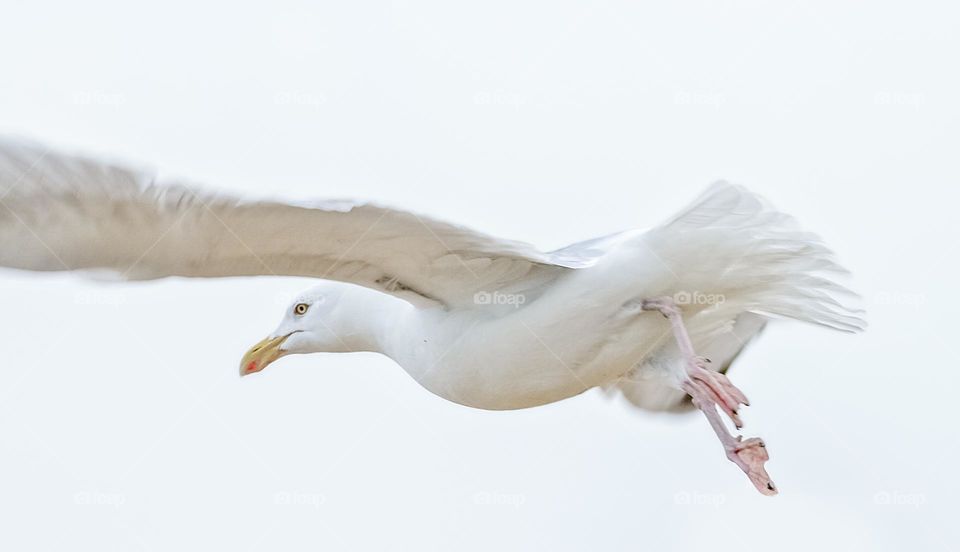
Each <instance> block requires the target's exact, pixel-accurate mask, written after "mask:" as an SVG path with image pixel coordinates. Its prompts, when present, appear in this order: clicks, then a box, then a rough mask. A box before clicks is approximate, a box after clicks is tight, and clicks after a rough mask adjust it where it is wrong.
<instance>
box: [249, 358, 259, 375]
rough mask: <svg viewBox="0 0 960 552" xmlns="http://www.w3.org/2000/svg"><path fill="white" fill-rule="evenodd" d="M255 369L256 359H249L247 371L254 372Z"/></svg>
mask: <svg viewBox="0 0 960 552" xmlns="http://www.w3.org/2000/svg"><path fill="white" fill-rule="evenodd" d="M256 370H257V361H255V360H251V361H250V364H247V373H248V374H249V373H250V372H254V371H256Z"/></svg>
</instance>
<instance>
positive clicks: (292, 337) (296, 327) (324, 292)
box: [240, 282, 349, 376]
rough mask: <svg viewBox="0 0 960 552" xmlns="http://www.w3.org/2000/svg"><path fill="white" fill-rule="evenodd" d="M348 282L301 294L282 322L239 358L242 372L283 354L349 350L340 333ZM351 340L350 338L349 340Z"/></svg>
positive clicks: (246, 372) (250, 370)
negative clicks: (343, 301) (342, 306)
mask: <svg viewBox="0 0 960 552" xmlns="http://www.w3.org/2000/svg"><path fill="white" fill-rule="evenodd" d="M347 287H348V286H346V285H345V284H338V283H336V282H329V283H325V284H322V285H319V286H317V287H314V288H312V289H310V290H308V291H306V292H304V293H301V294H300V295H299V296H298V297H297V298H296V299H295V300H294V301H293V303H291V304H290V306H288V307H287V309H286V310H285V311H284V314H283V319H282V320H281V321H280V325H279V326H277V329H276V330H274V331H273V333H271V334H270V335H269V336H268V337H267V338H266V339H264V340H263V341H261V342H260V343H257V344H256V345H254V346H253V347H251V348H250V350H249V351H247V353H246V354H245V355H243V359H242V360H241V361H240V375H241V376H246V375H248V374H253V373H254V372H259V371H260V370H263V369H264V368H266V367H267V365H269V364H270V363H272V362H273V361H275V360H277V359H278V358H280V357H282V356H286V355H289V354H298V353H299V354H302V353H334V352H344V351H347V350H349V347H348V344H347V342H346V341H344V339H343V338H341V336H340V335H338V331H340V330H341V327H342V324H341V320H340V318H341V317H342V315H343V309H341V308H340V307H341V302H342V299H343V295H344V292H345V291H346V288H347ZM348 341H349V339H348Z"/></svg>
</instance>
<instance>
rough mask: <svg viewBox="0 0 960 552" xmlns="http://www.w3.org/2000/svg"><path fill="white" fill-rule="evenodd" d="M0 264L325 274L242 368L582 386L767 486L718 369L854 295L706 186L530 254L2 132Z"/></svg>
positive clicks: (513, 387)
mask: <svg viewBox="0 0 960 552" xmlns="http://www.w3.org/2000/svg"><path fill="white" fill-rule="evenodd" d="M0 266H6V267H12V268H17V269H25V270H38V271H60V270H85V271H95V272H96V273H98V274H102V273H103V272H104V271H108V272H111V273H115V274H116V275H118V276H120V277H121V278H122V279H130V280H134V279H153V278H163V277H169V276H182V277H225V276H257V275H286V276H307V277H315V278H318V279H320V280H323V282H321V283H320V284H319V285H318V286H316V287H314V288H312V289H310V290H308V291H306V292H305V293H303V294H302V295H300V296H299V297H298V298H297V299H296V300H294V302H293V304H291V305H290V306H289V307H288V308H287V309H286V310H285V312H284V314H283V319H282V321H281V322H280V325H279V326H278V327H277V328H276V329H275V330H274V331H273V332H272V333H271V334H269V336H268V337H267V338H266V339H264V340H263V341H261V342H259V343H257V344H256V345H255V346H253V348H251V349H250V350H249V351H248V352H247V353H246V354H245V355H244V356H243V359H242V361H241V363H240V373H241V375H247V374H252V373H254V372H259V371H261V370H263V369H264V368H266V367H267V365H269V364H271V363H273V362H274V361H276V360H277V359H278V358H280V357H283V356H285V355H290V354H303V353H318V352H353V351H372V352H377V353H381V354H384V355H387V356H388V357H390V358H391V359H393V360H394V361H395V362H396V363H397V364H399V365H400V366H401V367H403V369H404V370H406V371H407V373H409V374H410V375H411V376H412V377H413V378H414V379H415V380H416V381H417V382H419V383H420V384H421V385H422V386H423V387H425V388H426V389H427V390H429V391H431V392H433V393H435V394H437V395H439V396H440V397H443V398H445V399H448V400H450V401H453V402H456V403H459V404H463V405H467V406H471V407H475V408H482V409H490V410H508V409H519V408H528V407H533V406H538V405H542V404H547V403H551V402H555V401H559V400H563V399H566V398H569V397H573V396H575V395H578V394H580V393H582V392H584V391H586V390H588V389H591V388H594V387H600V388H604V389H606V390H608V391H610V392H612V393H619V394H621V395H622V396H623V397H625V398H626V399H627V400H628V401H629V402H630V403H632V404H633V405H635V406H637V407H639V408H641V409H647V410H660V411H684V410H688V409H690V407H691V405H692V406H693V407H695V408H697V409H699V410H701V411H702V412H703V414H704V415H706V418H707V420H708V422H709V423H710V425H711V427H712V428H713V430H714V431H715V432H716V434H717V436H718V437H719V439H720V442H721V443H722V445H723V449H724V452H725V453H726V456H727V458H729V459H730V460H731V461H733V462H734V463H735V464H736V465H737V466H739V467H740V468H741V469H742V470H743V471H744V472H745V473H746V474H747V476H748V477H749V478H750V481H751V482H752V483H753V484H754V486H756V488H757V489H758V490H759V491H760V492H761V493H763V494H767V495H772V494H776V492H777V491H776V487H775V486H774V484H773V482H772V481H771V479H770V477H769V476H768V474H767V472H766V469H765V467H764V464H765V462H766V461H767V460H768V458H769V457H768V454H767V450H766V446H765V444H764V442H763V441H762V440H761V439H759V438H755V437H754V438H749V439H744V438H743V437H742V436H740V435H736V436H735V435H733V434H731V432H730V430H729V429H728V427H727V424H726V422H724V420H723V419H722V417H721V413H723V414H725V415H726V416H727V417H728V418H729V419H730V420H731V421H732V422H733V424H734V426H736V428H737V429H738V430H739V429H740V428H741V427H742V422H741V419H740V416H739V411H740V406H741V405H747V404H749V403H748V401H747V398H746V396H745V395H744V394H743V393H742V392H741V391H740V390H739V389H738V388H737V387H735V386H734V385H733V384H732V383H730V380H729V379H728V378H727V376H726V375H725V374H726V372H727V370H728V368H729V367H730V365H731V363H732V362H733V361H734V359H735V358H736V357H737V356H738V355H739V354H740V353H741V351H742V350H743V348H744V346H745V344H746V343H748V342H749V341H750V340H751V339H753V338H754V337H755V336H757V335H758V334H759V333H760V332H761V330H762V329H763V328H764V326H765V324H766V323H767V322H768V320H770V319H772V318H791V319H795V320H799V321H802V322H808V323H813V324H819V325H822V326H826V327H829V328H833V329H837V330H841V331H846V332H856V331H859V330H861V329H863V328H864V321H863V319H862V316H861V315H862V313H861V312H860V311H859V310H856V309H854V308H852V307H851V306H850V304H851V302H852V301H853V300H854V299H855V298H856V296H855V295H854V294H853V293H852V292H850V291H849V290H848V289H847V288H845V287H843V286H842V285H840V284H838V283H837V282H836V280H837V279H838V277H839V276H842V275H844V274H845V272H844V271H843V269H842V268H841V267H840V266H839V265H838V264H837V263H836V262H835V261H834V258H833V255H832V253H831V252H830V251H829V250H828V249H826V248H825V247H824V246H823V245H822V243H821V242H820V240H819V238H817V237H816V236H815V235H812V234H809V233H804V232H802V231H800V230H799V229H798V228H797V226H796V223H795V222H794V221H793V219H791V218H790V217H788V216H787V215H784V214H782V213H780V212H777V211H776V210H774V209H772V208H771V207H770V206H769V205H768V204H767V203H766V202H765V201H764V200H762V199H761V198H760V197H758V196H757V195H755V194H753V193H751V192H749V191H748V190H746V189H744V188H743V187H741V186H737V185H733V184H729V183H725V182H719V183H716V184H714V185H712V186H710V187H709V188H708V189H707V190H706V191H705V192H704V193H703V194H702V195H701V196H700V197H699V198H697V199H696V200H695V201H694V202H693V203H691V204H690V205H689V206H687V207H686V208H685V209H683V210H681V211H680V212H679V213H677V214H676V215H674V216H673V217H671V218H669V219H667V220H666V221H665V222H663V223H661V224H659V225H657V226H654V227H653V228H652V229H649V230H630V231H626V232H621V233H617V234H613V235H609V236H604V237H600V238H596V239H592V240H588V241H585V242H581V243H575V244H573V245H570V246H568V247H564V248H562V249H559V250H556V251H551V252H542V251H539V250H538V249H536V248H534V247H533V246H531V245H528V244H526V243H523V242H518V241H512V240H504V239H500V238H495V237H492V236H488V235H486V234H482V233H480V232H476V231H474V230H471V229H468V228H464V227H462V226H458V225H454V224H450V223H446V222H442V221H439V220H435V219H432V218H429V217H426V216H421V215H417V214H414V213H410V212H407V211H402V210H398V209H392V208H388V207H384V206H380V205H377V204H373V203H358V202H352V201H321V202H313V203H290V202H281V201H265V200H245V199H240V198H237V197H234V196H231V195H228V194H224V193H218V192H210V191H201V190H198V189H195V188H193V187H190V186H186V185H183V184H180V183H177V182H164V181H160V180H158V179H157V178H156V177H155V176H154V175H152V174H151V173H149V172H145V171H138V170H131V169H129V168H125V167H122V166H117V165H113V164H108V163H105V162H102V161H98V160H95V159H90V158H84V157H77V156H73V155H66V154H61V153H57V152H54V151H51V150H49V149H47V148H45V147H42V146H40V145H37V144H34V143H32V142H26V141H23V140H16V139H3V140H0Z"/></svg>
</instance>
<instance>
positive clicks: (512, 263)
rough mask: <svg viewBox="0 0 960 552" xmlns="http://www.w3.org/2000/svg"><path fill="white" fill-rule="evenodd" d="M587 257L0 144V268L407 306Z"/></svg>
mask: <svg viewBox="0 0 960 552" xmlns="http://www.w3.org/2000/svg"><path fill="white" fill-rule="evenodd" d="M594 259H595V256H593V257H591V256H590V255H584V256H579V257H578V256H576V255H571V254H570V252H566V253H564V254H560V255H557V254H550V253H543V252H541V251H538V250H537V249H536V248H534V247H533V246H531V245H529V244H526V243H522V242H517V241H510V240H503V239H499V238H494V237H492V236H488V235H485V234H482V233H479V232H476V231H473V230H470V229H468V228H464V227H461V226H457V225H453V224H449V223H445V222H441V221H438V220H434V219H431V218H428V217H425V216H420V215H416V214H414V213H410V212H406V211H401V210H397V209H391V208H387V207H383V206H379V205H373V204H364V203H356V202H350V201H324V202H316V203H307V204H292V203H286V202H280V201H249V200H243V199H240V198H237V197H234V196H230V195H227V194H223V193H215V192H210V191H200V190H196V189H193V188H191V187H188V186H185V185H182V184H178V183H164V182H159V181H157V180H156V178H155V177H154V176H153V175H152V174H150V173H147V172H141V171H135V170H130V169H127V168H123V167H118V166H114V165H110V164H106V163H103V162H99V161H96V160H92V159H86V158H82V157H74V156H69V155H63V154H60V153H56V152H52V151H49V150H47V149H46V148H43V147H42V146H38V145H36V144H31V143H27V142H22V141H13V140H0V265H2V266H7V267H14V268H20V269H28V270H75V269H108V270H111V271H113V272H116V273H117V274H119V275H120V276H121V277H123V278H128V279H151V278H161V277H165V276H191V277H218V276H250V275H285V276H312V277H317V278H324V279H329V280H340V281H344V282H351V283H354V284H359V285H363V286H366V287H370V288H374V289H377V290H381V291H384V292H386V293H390V294H393V295H397V296H399V297H402V298H404V299H406V300H408V301H410V302H412V303H414V304H418V305H436V304H438V303H441V304H445V305H450V306H456V305H466V304H471V303H473V300H474V296H475V294H476V293H478V292H493V291H496V290H500V289H503V288H506V287H510V288H512V289H516V288H518V287H519V288H523V287H532V286H536V285H537V284H539V283H543V282H545V281H548V280H550V279H553V278H555V277H556V276H557V275H558V274H560V273H562V272H564V271H566V270H568V269H574V268H581V267H584V266H588V265H590V264H592V263H593V262H594Z"/></svg>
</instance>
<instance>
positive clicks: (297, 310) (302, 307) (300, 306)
mask: <svg viewBox="0 0 960 552" xmlns="http://www.w3.org/2000/svg"><path fill="white" fill-rule="evenodd" d="M309 307H310V305H308V304H306V303H297V306H295V307H293V312H294V314H306V313H307V309H308V308H309Z"/></svg>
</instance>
